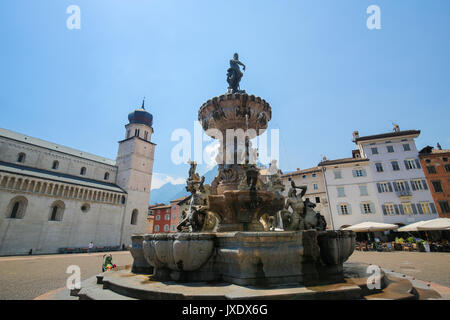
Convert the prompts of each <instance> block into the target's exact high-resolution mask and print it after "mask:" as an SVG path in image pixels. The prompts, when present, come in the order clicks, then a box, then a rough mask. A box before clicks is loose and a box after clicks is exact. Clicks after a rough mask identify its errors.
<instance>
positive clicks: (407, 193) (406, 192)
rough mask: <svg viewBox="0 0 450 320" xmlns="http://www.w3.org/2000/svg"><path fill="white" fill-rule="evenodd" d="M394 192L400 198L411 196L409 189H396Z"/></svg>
mask: <svg viewBox="0 0 450 320" xmlns="http://www.w3.org/2000/svg"><path fill="white" fill-rule="evenodd" d="M395 194H396V195H397V197H399V198H401V199H409V198H411V196H412V192H411V190H400V191H396V192H395Z"/></svg>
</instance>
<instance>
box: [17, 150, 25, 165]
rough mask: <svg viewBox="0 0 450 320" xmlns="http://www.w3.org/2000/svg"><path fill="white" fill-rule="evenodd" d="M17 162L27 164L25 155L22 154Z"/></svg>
mask: <svg viewBox="0 0 450 320" xmlns="http://www.w3.org/2000/svg"><path fill="white" fill-rule="evenodd" d="M17 162H20V163H24V162H25V153H23V152H21V153H19V155H18V156H17Z"/></svg>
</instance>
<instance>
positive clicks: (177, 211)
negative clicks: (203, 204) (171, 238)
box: [170, 196, 191, 232]
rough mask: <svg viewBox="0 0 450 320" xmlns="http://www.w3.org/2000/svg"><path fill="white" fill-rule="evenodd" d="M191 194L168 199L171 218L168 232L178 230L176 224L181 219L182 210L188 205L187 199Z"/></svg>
mask: <svg viewBox="0 0 450 320" xmlns="http://www.w3.org/2000/svg"><path fill="white" fill-rule="evenodd" d="M190 199H191V196H185V197H181V198H178V199H175V200H172V201H170V206H171V210H170V212H171V215H172V216H171V219H170V232H178V230H177V226H178V224H179V223H180V222H181V221H182V220H183V210H184V209H187V207H188V206H189V200H190Z"/></svg>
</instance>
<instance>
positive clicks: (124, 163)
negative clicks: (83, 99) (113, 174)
mask: <svg viewBox="0 0 450 320" xmlns="http://www.w3.org/2000/svg"><path fill="white" fill-rule="evenodd" d="M144 104H145V100H144V101H142V106H141V108H140V109H136V110H135V111H133V112H131V113H130V114H129V115H128V124H127V125H125V139H124V140H122V141H119V151H118V153H117V159H116V165H117V181H116V182H117V185H119V186H120V187H121V188H123V189H124V190H125V191H126V192H127V194H128V195H127V198H126V203H125V211H124V214H123V219H122V228H121V230H122V235H121V243H122V244H130V243H131V235H132V234H133V233H143V232H144V230H145V224H146V221H147V214H148V203H149V200H150V188H151V185H152V175H153V159H154V153H155V146H156V144H154V143H153V142H152V141H151V137H152V134H153V127H152V126H153V115H152V114H151V113H149V112H148V111H146V110H145V106H144Z"/></svg>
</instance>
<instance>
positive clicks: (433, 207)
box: [430, 202, 437, 213]
mask: <svg viewBox="0 0 450 320" xmlns="http://www.w3.org/2000/svg"><path fill="white" fill-rule="evenodd" d="M430 209H431V213H437V211H436V206H435V205H434V203H432V202H430Z"/></svg>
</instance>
